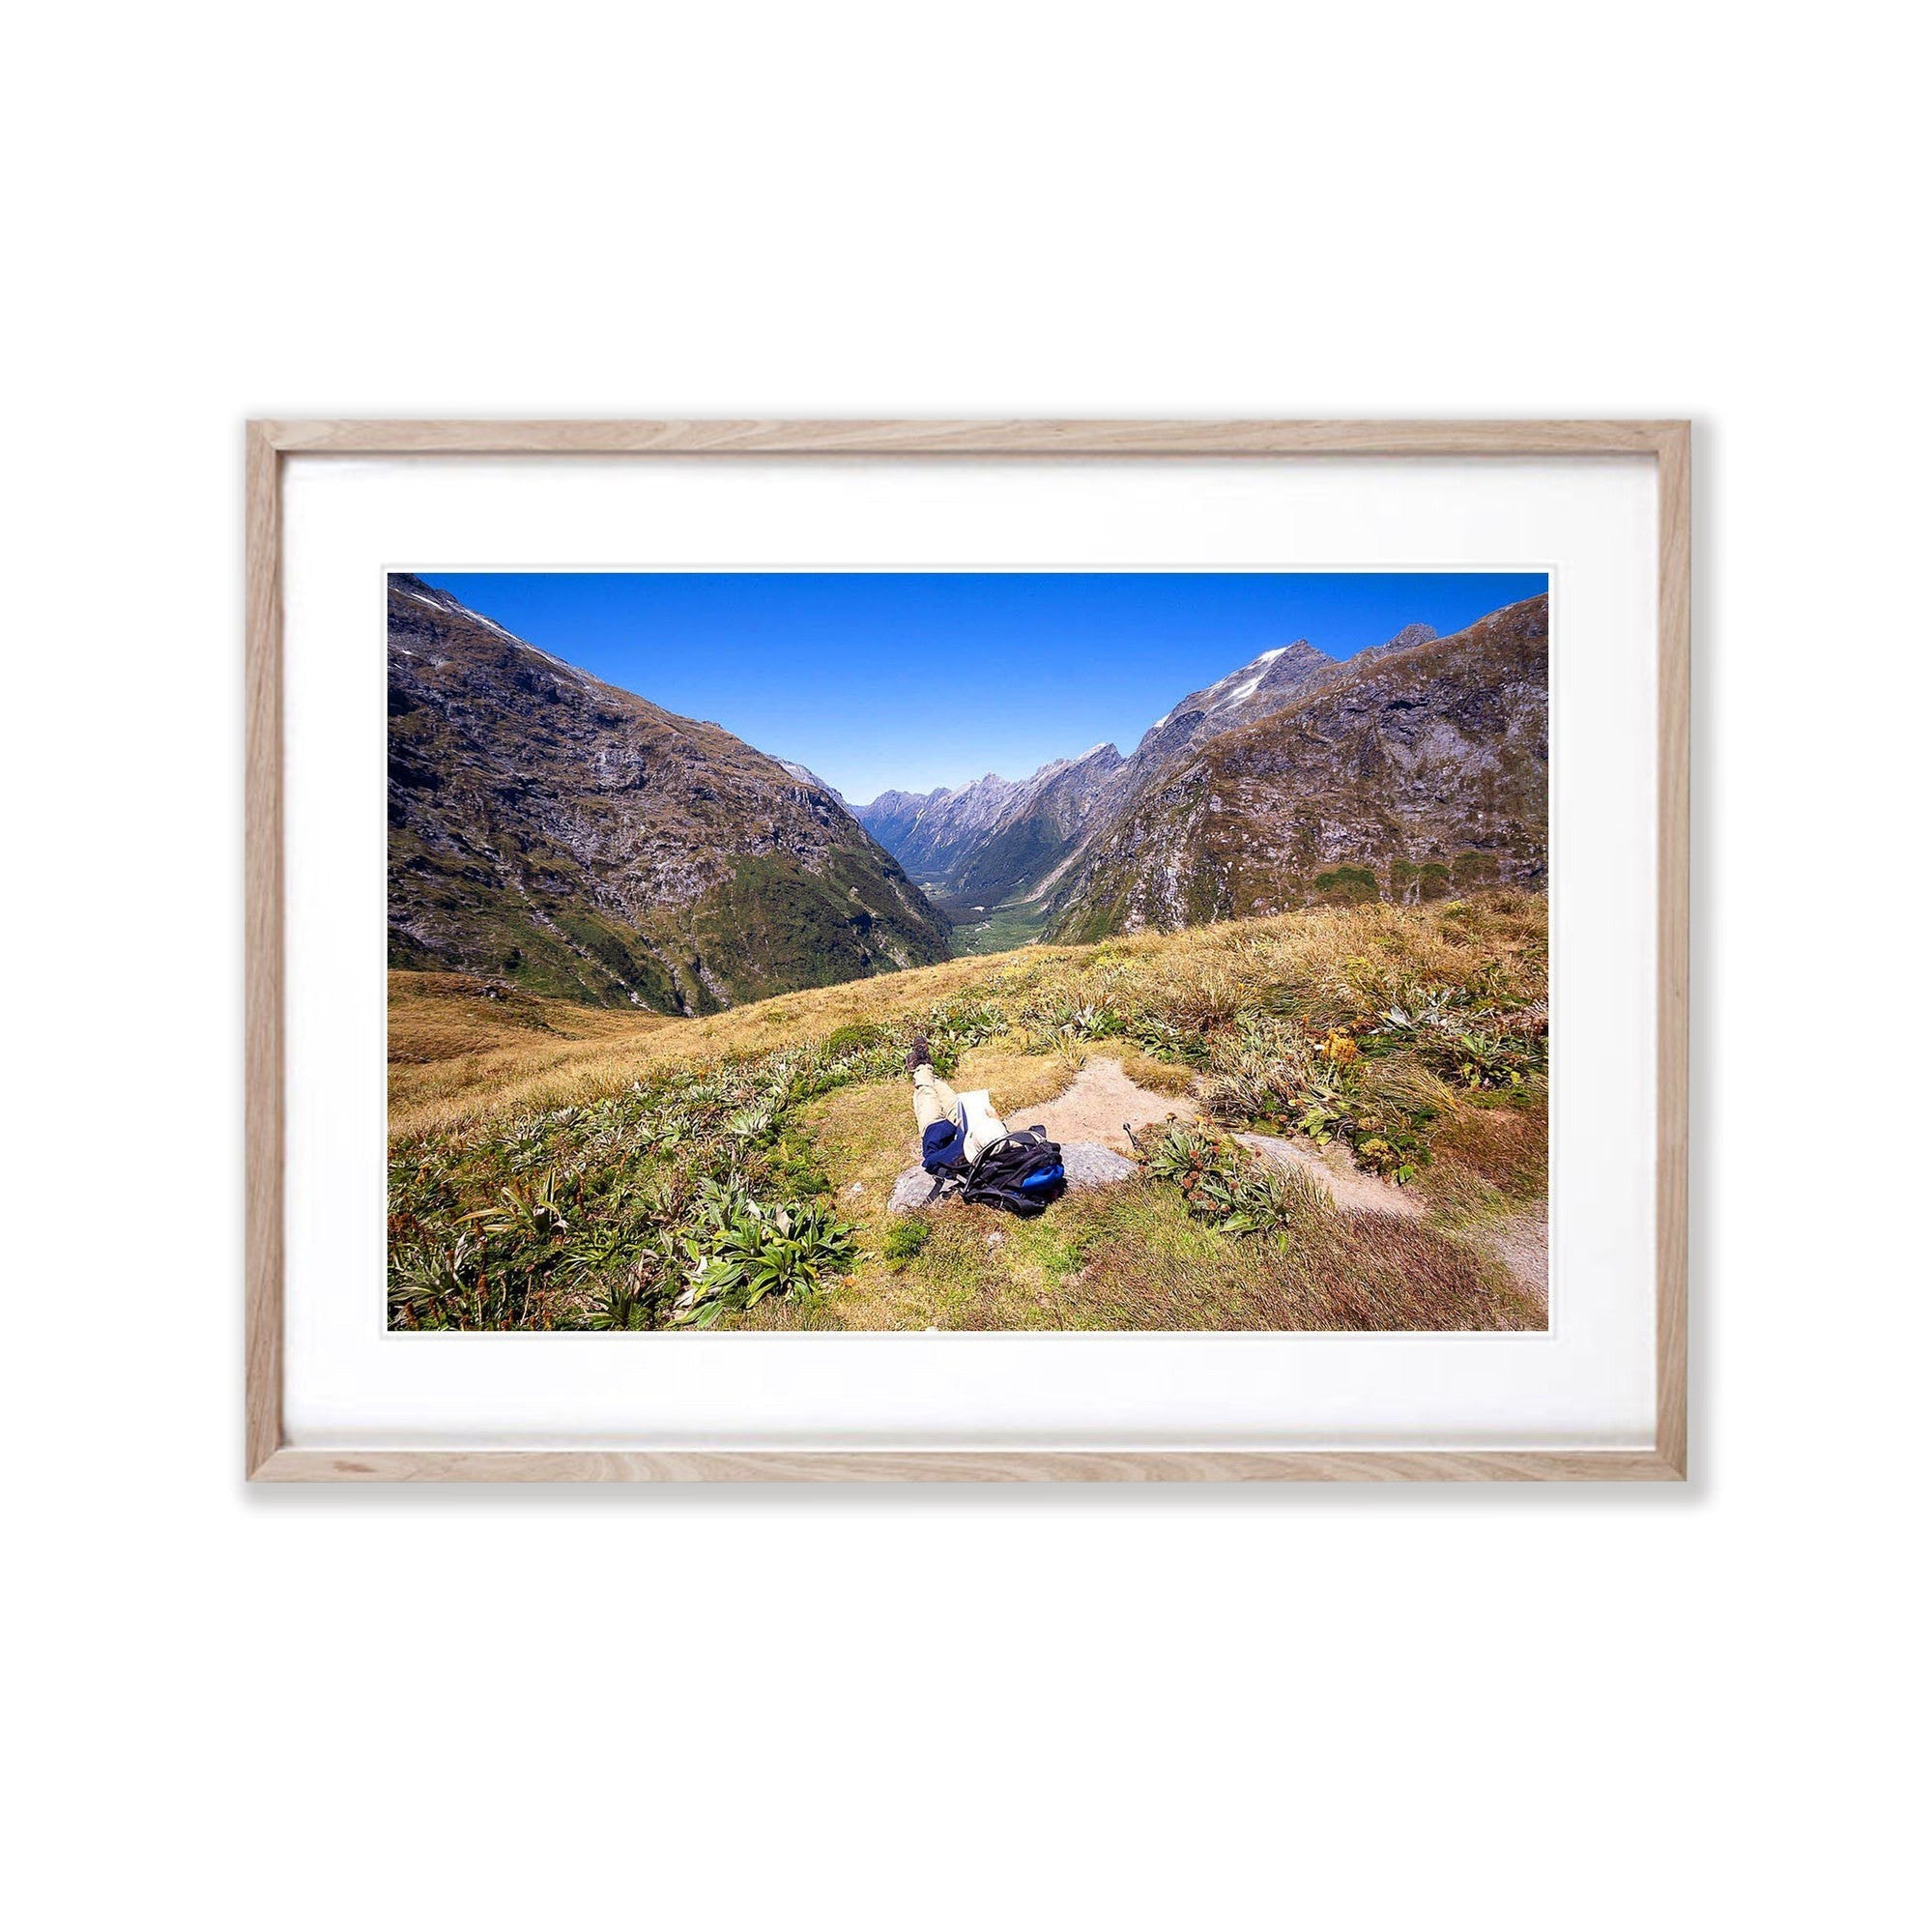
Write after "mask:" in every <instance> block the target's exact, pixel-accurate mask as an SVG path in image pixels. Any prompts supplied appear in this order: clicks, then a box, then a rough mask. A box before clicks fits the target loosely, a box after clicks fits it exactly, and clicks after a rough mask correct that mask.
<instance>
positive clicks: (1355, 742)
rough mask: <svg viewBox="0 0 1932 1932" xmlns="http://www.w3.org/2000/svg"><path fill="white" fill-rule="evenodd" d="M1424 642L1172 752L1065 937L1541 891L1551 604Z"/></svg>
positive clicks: (1076, 889) (1386, 650)
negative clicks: (1474, 884) (1453, 895)
mask: <svg viewBox="0 0 1932 1932" xmlns="http://www.w3.org/2000/svg"><path fill="white" fill-rule="evenodd" d="M1426 632H1427V627H1426V626H1411V628H1410V629H1409V630H1408V631H1405V632H1403V633H1401V634H1400V635H1399V636H1398V637H1397V638H1395V639H1393V640H1391V642H1390V643H1389V644H1387V645H1384V646H1380V647H1378V648H1376V649H1372V650H1365V651H1362V652H1360V653H1358V654H1357V655H1356V656H1355V657H1353V658H1351V659H1348V660H1346V661H1344V662H1342V663H1340V664H1338V663H1335V662H1333V661H1332V660H1329V659H1323V660H1322V665H1323V666H1325V667H1326V668H1325V669H1323V668H1321V667H1317V666H1313V665H1309V666H1307V667H1306V670H1305V675H1304V677H1303V678H1302V680H1301V683H1300V685H1299V687H1298V688H1297V689H1296V690H1294V691H1293V692H1292V693H1291V696H1290V702H1289V703H1287V704H1286V705H1285V706H1283V707H1281V708H1278V709H1276V710H1274V711H1273V712H1272V713H1270V714H1267V715H1264V716H1262V717H1260V718H1258V719H1254V720H1252V721H1250V722H1246V723H1239V724H1236V725H1235V727H1234V728H1233V729H1231V730H1221V731H1216V732H1204V731H1201V730H1198V729H1197V730H1196V732H1195V733H1194V735H1193V738H1192V741H1191V742H1190V743H1188V744H1186V745H1185V746H1183V747H1182V749H1181V752H1180V753H1179V755H1176V754H1175V753H1173V752H1171V751H1169V752H1168V753H1167V754H1166V755H1165V758H1164V760H1163V762H1162V764H1160V765H1159V766H1158V768H1155V769H1153V770H1150V771H1148V772H1147V773H1146V774H1145V775H1144V776H1142V777H1141V778H1140V780H1139V784H1138V785H1137V786H1136V787H1135V789H1134V791H1133V793H1132V794H1131V795H1130V796H1129V798H1128V799H1127V802H1126V803H1125V804H1124V806H1123V807H1122V809H1121V810H1120V811H1119V812H1118V813H1117V814H1116V815H1115V816H1114V817H1113V818H1111V819H1110V821H1108V822H1106V823H1104V824H1103V825H1101V826H1100V827H1099V828H1098V829H1097V830H1096V831H1095V832H1094V833H1093V834H1092V835H1091V836H1090V837H1089V838H1088V840H1087V841H1086V842H1085V844H1084V845H1083V846H1082V848H1081V850H1080V851H1079V852H1077V853H1076V854H1075V856H1074V857H1073V859H1072V860H1071V862H1070V863H1069V864H1068V865H1067V866H1066V868H1065V869H1064V871H1063V872H1062V874H1061V876H1060V878H1059V879H1057V880H1055V881H1054V891H1053V900H1052V904H1051V908H1050V909H1051V912H1052V915H1053V927H1052V930H1053V937H1055V938H1058V939H1061V940H1087V939H1096V938H1100V937H1105V936H1106V935H1107V934H1109V933H1114V932H1121V931H1133V930H1136V929H1138V928H1140V927H1145V926H1155V927H1159V928H1162V929H1164V930H1168V931H1171V930H1173V929H1175V928H1177V927H1180V926H1183V925H1191V924H1195V923H1197V922H1199V921H1201V920H1206V919H1215V918H1227V917H1239V916H1244V915H1247V914H1251V913H1256V912H1267V911H1275V910H1280V909H1282V908H1284V907H1289V906H1295V905H1300V904H1303V903H1306V902H1307V901H1308V900H1310V899H1312V898H1314V897H1318V896H1324V895H1330V896H1332V895H1335V894H1338V893H1339V894H1341V895H1343V896H1349V895H1361V896H1370V897H1373V896H1377V895H1379V894H1380V893H1382V892H1383V891H1384V889H1385V884H1386V890H1387V892H1388V894H1389V896H1391V897H1421V896H1429V895H1432V894H1434V893H1436V892H1438V891H1442V890H1446V889H1448V886H1449V885H1450V883H1452V882H1454V881H1456V880H1462V881H1467V880H1470V879H1485V878H1497V879H1506V880H1512V881H1518V882H1524V883H1533V882H1536V881H1540V880H1541V879H1543V876H1544V873H1545V870H1546V866H1547V823H1548V799H1547V769H1548V757H1549V753H1548V697H1547V691H1548V666H1549V600H1548V598H1547V597H1546V596H1545V597H1534V598H1531V599H1529V600H1528V601H1527V602H1525V603H1520V604H1513V605H1510V606H1509V607H1507V608H1506V609H1504V610H1501V611H1497V612H1494V613H1492V614H1491V615H1490V616H1489V617H1486V618H1485V619H1484V620H1482V621H1481V622H1479V623H1476V624H1473V625H1471V626H1470V627H1469V628H1468V629H1467V630H1465V631H1461V632H1458V633H1457V634H1456V636H1454V637H1448V638H1438V637H1436V636H1434V634H1433V633H1432V632H1430V633H1427V634H1424V633H1426ZM1318 654H1319V653H1312V655H1318ZM1276 661H1277V662H1279V661H1280V660H1276ZM1236 676H1237V678H1239V674H1236ZM1242 681H1244V682H1245V680H1242ZM1227 682H1228V680H1227V679H1223V680H1222V683H1223V685H1226V684H1227ZM1212 688H1213V689H1215V690H1219V689H1221V686H1219V685H1218V686H1215V687H1212ZM1239 688H1240V686H1239V684H1237V685H1235V686H1231V687H1230V689H1239ZM1243 702H1245V700H1244V701H1243ZM1211 711H1212V706H1207V707H1204V708H1203V717H1206V716H1208V715H1210V714H1211ZM1184 712H1185V706H1183V707H1180V708H1178V709H1177V710H1176V712H1175V713H1174V714H1173V720H1172V721H1173V722H1180V721H1182V719H1183V716H1184ZM1169 728H1170V725H1169V721H1168V720H1164V721H1163V723H1162V724H1161V725H1159V726H1157V727H1156V728H1155V729H1156V731H1157V732H1159V731H1165V730H1168V729H1169ZM1150 736H1151V734H1150ZM1147 748H1148V747H1147V740H1145V739H1143V740H1142V751H1143V752H1144V751H1145V750H1146V749H1147ZM1139 758H1140V754H1139V753H1137V755H1136V762H1137V763H1138V762H1139Z"/></svg>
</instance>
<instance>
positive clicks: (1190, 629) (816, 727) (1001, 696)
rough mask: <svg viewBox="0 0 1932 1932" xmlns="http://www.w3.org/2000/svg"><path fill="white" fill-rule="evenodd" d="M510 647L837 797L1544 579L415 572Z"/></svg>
mask: <svg viewBox="0 0 1932 1932" xmlns="http://www.w3.org/2000/svg"><path fill="white" fill-rule="evenodd" d="M420 574H421V575H422V576H423V577H424V578H425V579H426V580H427V581H428V582H429V583H431V584H434V585H436V586H438V587H439V588H440V589H443V590H446V591H449V592H450V593H451V594H452V595H453V596H457V597H460V598H461V599H462V600H463V601H464V602H465V603H466V604H468V605H469V606H470V607H471V609H473V610H475V611H477V612H479V613H480V614H481V615H482V616H484V617H486V618H492V619H494V620H496V621H497V622H498V623H500V624H502V625H504V627H505V629H507V630H510V631H513V632H515V634H516V635H517V636H518V637H520V638H522V639H523V640H524V641H525V642H526V643H528V644H533V645H535V646H537V647H538V648H539V649H543V650H547V651H550V652H551V653H552V654H553V655H555V656H558V657H561V658H562V659H564V661H565V662H566V663H570V664H575V665H577V666H579V667H580V668H582V669H583V670H585V671H588V672H590V673H591V676H593V677H596V678H603V679H605V681H606V682H608V683H612V684H617V685H620V686H621V687H622V688H623V689H624V690H626V691H635V692H636V693H637V694H638V695H639V696H640V697H644V698H649V700H650V701H651V703H652V704H655V705H662V706H664V707H665V708H666V709H667V710H672V711H677V712H679V713H681V714H682V715H683V716H685V717H692V718H709V719H711V720H713V721H714V722H715V723H717V724H721V725H723V726H724V727H725V729H726V730H727V731H730V732H734V733H735V734H736V735H738V736H739V737H741V738H743V739H744V740H745V741H746V742H747V743H749V744H753V745H756V746H757V747H758V748H759V750H761V751H764V752H769V753H770V754H771V755H772V756H773V757H776V758H789V759H794V760H796V761H797V762H798V763H800V764H808V765H810V766H811V767H812V769H813V770H814V771H816V772H817V773H818V774H819V776H820V777H822V778H823V779H825V780H826V781H827V782H828V783H830V784H832V785H835V786H837V788H838V789H839V790H840V791H841V792H843V793H845V795H846V797H847V798H848V799H850V800H851V802H852V803H853V804H855V805H856V804H864V803H866V802H868V801H869V800H871V799H872V798H874V797H876V796H877V795H878V794H879V793H880V792H883V791H885V790H887V789H888V788H890V789H894V790H897V791H901V792H930V791H932V790H934V789H935V788H936V787H937V786H940V785H948V786H958V785H964V784H967V783H969V782H970V781H971V780H973V779H975V778H980V777H983V776H984V775H985V774H986V773H987V772H989V771H997V772H998V773H1000V775H1001V776H1002V777H1006V778H1024V776H1025V775H1026V774H1027V773H1028V772H1030V771H1034V770H1037V769H1038V768H1039V766H1041V765H1042V764H1046V763H1047V761H1048V760H1049V759H1053V758H1070V757H1075V756H1077V755H1078V754H1079V753H1081V752H1082V751H1084V750H1086V749H1087V747H1088V746H1089V745H1094V744H1100V743H1104V742H1107V741H1111V742H1112V743H1114V744H1117V745H1118V746H1119V747H1120V749H1121V751H1122V752H1123V753H1125V752H1131V751H1132V750H1133V749H1134V746H1135V744H1136V742H1137V741H1138V740H1139V736H1140V734H1141V733H1142V732H1143V731H1145V730H1146V729H1147V727H1148V726H1149V725H1150V724H1152V723H1153V722H1154V720H1155V719H1156V718H1158V717H1159V716H1161V714H1162V713H1163V712H1165V711H1168V710H1170V709H1171V708H1172V707H1173V706H1174V704H1175V702H1176V701H1177V700H1179V699H1180V698H1183V697H1185V696H1186V695H1187V693H1188V692H1190V691H1195V690H1198V689H1200V687H1201V686H1203V685H1206V684H1212V683H1213V682H1214V681H1215V679H1216V678H1220V677H1221V676H1222V675H1223V674H1224V673H1225V672H1228V671H1232V670H1234V669H1235V668H1236V667H1237V666H1238V665H1242V664H1246V663H1247V662H1249V660H1250V659H1252V658H1254V657H1255V656H1257V655H1258V654H1259V653H1260V652H1262V651H1264V650H1269V649H1273V648H1274V647H1275V646H1276V645H1283V644H1292V643H1293V642H1294V641H1295V640H1296V639H1297V638H1303V637H1305V638H1307V639H1308V641H1309V643H1311V644H1312V645H1313V646H1314V648H1315V649H1317V650H1321V651H1325V652H1327V654H1328V655H1329V656H1331V657H1349V656H1352V655H1353V654H1354V653H1355V652H1356V651H1358V650H1361V649H1365V648H1366V647H1368V646H1370V645H1374V644H1383V643H1386V642H1387V641H1388V639H1389V638H1391V637H1392V636H1394V635H1395V633H1396V632H1397V631H1399V630H1400V629H1401V628H1402V626H1403V625H1404V624H1410V623H1430V624H1433V625H1434V626H1435V627H1436V629H1437V630H1438V631H1440V632H1442V633H1443V634H1444V635H1445V636H1447V635H1449V634H1450V633H1451V632H1452V631H1456V630H1460V629H1461V628H1462V627H1463V626H1464V625H1466V624H1468V623H1470V622H1472V621H1473V620H1476V619H1477V618H1480V617H1485V616H1486V615H1487V614H1488V613H1489V612H1490V611H1493V610H1495V609H1497V608H1498V607H1499V606H1501V605H1503V604H1510V603H1515V602H1517V601H1519V600H1520V599H1521V598H1524V597H1533V596H1535V595H1537V594H1538V593H1539V592H1540V591H1543V590H1546V589H1547V588H1548V582H1549V580H1548V579H1547V578H1546V577H1543V576H1523V575H1514V576H1503V575H1495V574H1486V575H1477V574H1469V573H1454V574H1433V575H1424V574H1419V573H1409V572H1402V573H1388V572H1381V573H1376V574H1373V575H1347V574H1339V573H1326V572H1324V573H1318V574H1317V573H1306V574H1305V573H1289V572H1266V573H1259V572H1222V571H1213V572H1191V573H1185V574H1178V573H1159V574H1156V573H1151V572H1149V573H1142V572H1138V571H1131V572H1081V573H1073V574H1063V573H1054V574H1044V573H1038V574H1036V573H1032V572H1025V571H1013V572H1006V571H1002V572H996V573H973V574H964V573H962V574H942V575H926V574H918V575H914V574H909V573H898V572H890V571H886V572H847V571H841V572H837V573H832V572H824V573H789V572H788V573H759V572H744V571H734V572H730V573H698V572H684V571H648V572H629V573H623V574H614V573H607V572H594V573H592V572H545V573H541V574H524V573H512V572H507V571H501V572H500V571H492V572H488V573H483V574H474V575H473V574H452V573H450V572H447V571H440V570H438V571H429V570H425V571H423V572H421V573H420Z"/></svg>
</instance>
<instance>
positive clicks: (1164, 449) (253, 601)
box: [245, 420, 1690, 1483]
mask: <svg viewBox="0 0 1932 1932" xmlns="http://www.w3.org/2000/svg"><path fill="white" fill-rule="evenodd" d="M293 454H304V455H309V454H321V455H329V454H337V455H351V456H366V455H423V456H446V455H465V454H468V455H487V456H504V455H520V454H524V455H567V454H586V455H636V456H639V457H647V458H648V457H649V456H652V455H674V456H701V455H702V456H716V457H720V458H728V457H730V456H733V455H758V456H774V455H798V456H812V457H825V456H845V457H852V458H860V459H862V458H864V457H867V456H895V457H908V456H972V457H1018V458H1025V457H1043V456H1044V457H1055V458H1066V457H1122V456H1135V457H1150V458H1153V457H1162V456H1194V457H1199V456H1239V457H1255V458H1266V457H1271V456H1466V457H1478V458H1480V457H1487V456H1603V455H1638V456H1649V457H1652V458H1654V459H1655V461H1656V463H1657V466H1658V854H1657V858H1658V958H1657V986H1658V1034H1657V1079H1658V1087H1657V1100H1658V1118H1657V1131H1658V1150H1657V1152H1658V1171H1657V1256H1656V1262H1657V1280H1656V1292H1657V1439H1656V1443H1655V1446H1654V1447H1652V1448H1650V1449H1648V1450H1589V1449H1572V1450H1553V1451H1541V1450H1508V1451H1490V1452H1478V1453H1468V1452H1462V1451H1453V1450H1442V1451H1434V1450H1427V1451H1400V1452H1380V1451H1360V1452H1331V1451H1315V1450H1309V1451H1304V1450H1272V1449H1270V1450H1248V1449H1227V1450H1224V1449H1185V1450H1166V1449H1163V1450H1147V1449H1094V1450H1078V1451H1068V1450H1042V1451H1027V1450H943V1451H940V1450H912V1451H871V1450H852V1449H839V1448H826V1449H822V1450H821V1449H786V1450H774V1451H743V1450H722V1449H721V1450H679V1451H672V1452H655V1451H651V1452H645V1451H621V1452H620V1451H584V1450H562V1449H558V1450H546V1449H534V1450H533V1449H465V1450H437V1451H424V1450H415V1449H393V1448H381V1447H376V1446H371V1447H370V1448H368V1449H366V1450H340V1449H330V1450H319V1449H301V1448H294V1447H291V1446H289V1445H288V1444H287V1443H286V1442H285V1441H284V1440H283V1432H282V1413H281V1406H282V1405H281V1397H282V1323H283V1306H282V1294H283V1266H282V1264H283V1247H282V1243H283V1200H282V1181H283V1161H284V1133H283V1064H282V1049H283V1042H282V996H283V995H282V878H283V825H282V611H281V459H282V457H283V456H285V455H293ZM245 506H246V571H247V577H246V678H247V772H246V789H247V828H246V847H245V852H246V859H245V864H246V898H247V905H246V945H247V962H246V981H247V1017H246V1087H247V1177H246V1213H247V1230H246V1251H245V1266H246V1283H245V1291H246V1322H245V1351H246V1375H245V1381H246V1397H245V1401H246V1407H245V1473H246V1475H247V1476H248V1478H249V1479H250V1480H253V1481H260V1482H272V1483H284V1482H297V1483H303V1482H330V1483H370V1482H375V1483H425V1482H427V1483H532V1482H536V1483H541V1482H569V1483H577V1482H612V1481H615V1482H660V1481H674V1482H689V1481H708V1482H762V1483H763V1482H833V1483H851V1482H942V1483H945V1482H1002V1483H1003V1482H1022V1483H1024V1482H1252V1481H1269V1482H1417V1481H1426V1482H1573V1481H1608V1482H1631V1481H1651V1482H1655V1481H1662V1482H1672V1481H1681V1480H1682V1479H1683V1478H1684V1477H1685V1475H1686V1473H1687V1454H1686V1451H1687V1439H1686V1438H1687V1416H1686V1388H1687V1348H1686V1342H1687V1326H1688V1312H1687V1285H1688V1253H1689V1142H1688V1129H1689V992H1690V988H1689V966H1690V940H1689V909H1690V904H1689V864H1690V425H1689V424H1688V423H1687V422H1682V421H1547V422H1511V421H1490V422H1373V421H1365V422H1320V421H1308V422H1291V421H1235V422H1190V421H1151V422H1104V421H1078V420H1075V421H1012V422H971V421H899V422H879V421H814V422H782V421H729V420H713V421H686V422H673V421H658V422H649V421H639V422H624V421H571V420H561V421H505V422H490V421H454V422H445V421H306V420H290V421H254V422H250V423H249V424H248V425H247V469H246V480H245Z"/></svg>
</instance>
